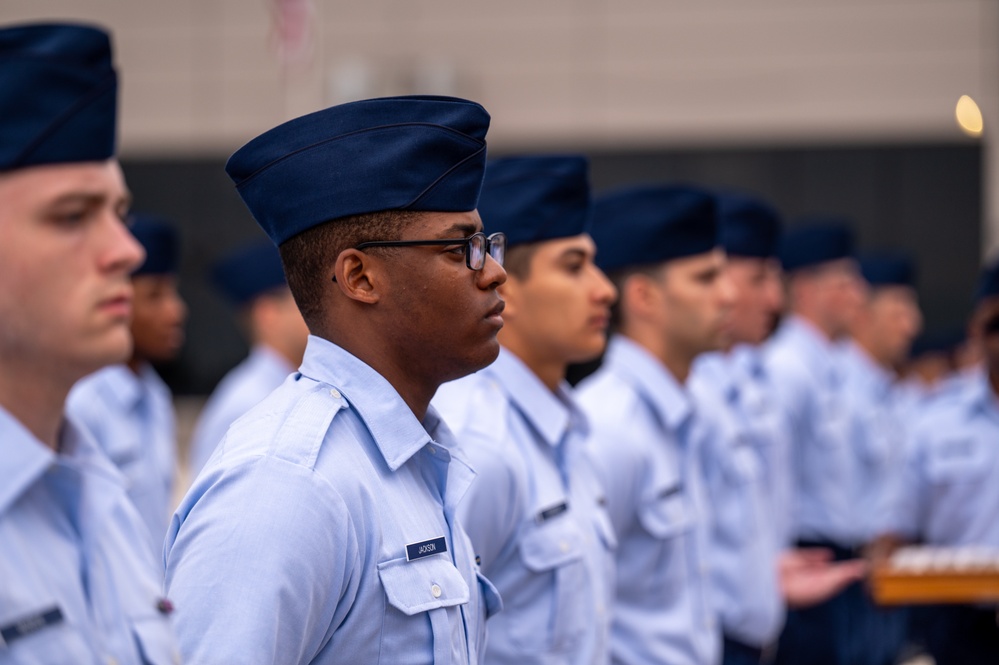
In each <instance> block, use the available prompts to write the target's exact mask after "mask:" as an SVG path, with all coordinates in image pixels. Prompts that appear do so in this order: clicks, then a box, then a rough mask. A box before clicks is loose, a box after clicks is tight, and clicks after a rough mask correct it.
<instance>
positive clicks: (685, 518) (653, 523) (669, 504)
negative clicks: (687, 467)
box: [638, 485, 694, 540]
mask: <svg viewBox="0 0 999 665" xmlns="http://www.w3.org/2000/svg"><path fill="white" fill-rule="evenodd" d="M638 521H639V523H641V525H642V528H644V529H645V530H646V531H647V532H648V533H649V535H651V536H652V537H653V538H655V539H656V540H671V539H673V538H676V537H678V536H680V535H682V534H684V533H686V532H687V531H689V530H690V528H691V527H692V526H693V525H694V520H693V516H692V515H691V513H690V507H689V505H688V500H687V496H686V495H685V494H684V493H683V488H682V487H680V486H679V485H676V486H674V487H669V488H666V489H664V490H661V491H660V492H659V493H658V495H657V496H656V498H654V499H652V500H651V501H646V502H645V503H643V504H642V505H640V506H639V507H638Z"/></svg>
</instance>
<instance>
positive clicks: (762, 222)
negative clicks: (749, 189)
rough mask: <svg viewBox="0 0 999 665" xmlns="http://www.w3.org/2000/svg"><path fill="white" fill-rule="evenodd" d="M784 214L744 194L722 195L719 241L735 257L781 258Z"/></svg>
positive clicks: (719, 216) (719, 195) (719, 214)
mask: <svg viewBox="0 0 999 665" xmlns="http://www.w3.org/2000/svg"><path fill="white" fill-rule="evenodd" d="M780 232H781V221H780V214H779V213H778V212H777V211H776V210H775V209H774V208H772V207H771V206H770V205H768V204H767V203H765V202H763V201H761V200H760V199H757V198H755V197H752V196H746V195H743V194H734V193H728V192H726V193H723V194H718V240H719V244H720V245H721V246H722V248H724V250H725V252H726V253H727V254H729V255H731V256H746V257H751V258H760V259H768V258H774V257H776V256H777V250H778V248H779V244H780Z"/></svg>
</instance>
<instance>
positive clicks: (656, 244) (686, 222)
mask: <svg viewBox="0 0 999 665" xmlns="http://www.w3.org/2000/svg"><path fill="white" fill-rule="evenodd" d="M717 218H718V205H717V198H716V197H715V196H714V195H713V194H711V193H710V192H708V191H707V190H704V189H700V188H697V187H691V186H683V185H638V186H632V187H627V188H624V189H619V190H616V191H613V192H610V193H608V194H604V195H602V196H599V197H597V199H596V200H595V201H594V205H593V227H592V229H591V230H590V235H592V236H593V240H594V241H595V242H596V245H597V259H596V261H597V265H598V266H600V268H601V269H602V270H603V271H604V272H613V271H615V270H621V269H623V268H629V267H632V266H641V265H653V264H656V263H662V262H664V261H669V260H671V259H679V258H682V257H685V256H693V255H695V254H703V253H705V252H710V251H711V250H713V249H714V248H715V247H717V246H718V219H717Z"/></svg>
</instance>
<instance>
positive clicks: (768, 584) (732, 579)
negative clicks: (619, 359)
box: [688, 353, 784, 648]
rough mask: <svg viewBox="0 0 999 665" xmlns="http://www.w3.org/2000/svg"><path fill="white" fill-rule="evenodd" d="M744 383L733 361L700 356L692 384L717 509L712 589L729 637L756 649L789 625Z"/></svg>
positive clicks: (708, 485) (710, 495) (759, 443)
mask: <svg viewBox="0 0 999 665" xmlns="http://www.w3.org/2000/svg"><path fill="white" fill-rule="evenodd" d="M744 381H745V378H744V377H743V376H742V375H741V374H740V372H739V371H738V368H737V367H736V365H735V358H733V357H732V356H731V355H726V354H721V353H712V354H706V355H704V356H701V357H700V358H698V361H697V363H696V364H695V366H694V371H693V372H692V374H691V377H690V380H689V381H688V386H689V388H690V392H691V395H692V396H693V397H694V401H695V403H696V405H697V418H698V423H699V425H700V429H701V436H703V440H702V443H701V444H700V451H701V468H702V470H703V474H704V481H705V491H706V495H707V499H708V503H709V505H710V506H711V518H712V519H711V540H710V549H709V551H708V553H709V557H710V562H711V590H712V592H713V599H714V606H715V611H716V612H717V613H718V615H719V617H720V618H721V624H722V629H723V631H724V633H725V635H726V636H727V637H729V638H732V639H735V640H738V641H739V642H742V643H743V644H748V645H751V646H754V647H759V648H762V647H765V646H767V645H769V644H771V643H773V642H774V641H775V640H776V638H777V636H778V634H779V633H780V629H781V626H782V625H783V621H784V603H783V600H782V598H781V592H780V585H779V583H778V579H777V557H778V554H779V552H780V549H781V542H782V541H781V537H782V536H781V535H780V534H778V532H777V524H776V523H775V521H774V507H773V496H772V494H770V493H769V491H768V485H767V473H766V464H767V462H766V459H765V458H766V456H767V455H772V454H773V449H774V447H775V446H777V445H779V444H778V442H775V441H773V440H763V439H761V437H760V430H759V429H758V428H757V426H756V425H757V423H753V422H752V421H751V419H750V416H749V413H747V409H746V404H745V403H744V400H745V398H746V395H745V394H744V392H745V391H744V390H743V386H742V384H743V383H744Z"/></svg>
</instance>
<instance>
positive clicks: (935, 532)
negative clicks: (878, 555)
mask: <svg viewBox="0 0 999 665" xmlns="http://www.w3.org/2000/svg"><path fill="white" fill-rule="evenodd" d="M909 431H910V433H911V437H912V438H911V442H910V446H909V448H908V449H907V459H906V463H905V465H904V467H903V469H904V473H903V477H902V482H901V484H900V487H899V489H900V491H899V492H898V494H897V495H896V497H895V500H894V501H893V504H892V507H893V510H892V514H891V515H892V519H891V521H890V524H889V528H890V530H891V531H893V532H895V533H899V534H901V535H903V536H907V537H910V538H920V539H924V540H926V541H927V542H930V543H934V544H940V545H955V546H958V545H985V546H989V547H999V519H997V515H999V400H997V398H996V394H995V393H994V392H993V390H992V388H991V386H990V385H989V381H988V377H987V374H986V372H985V371H980V372H979V373H978V374H977V375H975V376H974V377H969V378H968V379H967V381H966V382H965V384H964V386H963V388H962V389H961V390H960V391H954V392H951V393H949V394H947V395H945V396H942V397H941V398H940V399H938V400H935V401H934V402H933V403H932V404H930V405H929V406H928V407H927V409H926V411H925V412H924V413H923V415H922V416H921V417H920V418H919V419H918V420H916V421H915V423H914V425H913V427H911V428H910V430H909Z"/></svg>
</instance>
